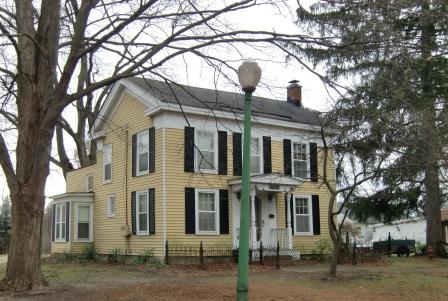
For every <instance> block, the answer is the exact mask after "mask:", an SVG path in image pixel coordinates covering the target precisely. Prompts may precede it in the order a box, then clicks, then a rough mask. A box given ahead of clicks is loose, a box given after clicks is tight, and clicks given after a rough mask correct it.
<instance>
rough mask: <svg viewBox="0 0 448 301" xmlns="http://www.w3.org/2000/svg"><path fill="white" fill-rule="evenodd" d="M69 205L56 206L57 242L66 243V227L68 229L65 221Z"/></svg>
mask: <svg viewBox="0 0 448 301" xmlns="http://www.w3.org/2000/svg"><path fill="white" fill-rule="evenodd" d="M66 206H67V204H66V203H63V204H57V205H56V206H55V210H56V212H55V227H54V228H55V232H56V233H55V236H54V237H55V240H56V241H65V239H66V236H65V233H66V229H65V227H67V222H66V220H65V218H66V210H67V208H66Z"/></svg>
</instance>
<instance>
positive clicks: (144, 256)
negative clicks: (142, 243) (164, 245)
mask: <svg viewBox="0 0 448 301" xmlns="http://www.w3.org/2000/svg"><path fill="white" fill-rule="evenodd" d="M153 260H154V250H153V249H145V250H144V251H143V253H140V254H138V255H137V256H135V258H134V260H133V263H134V264H143V263H150V262H152V261H153Z"/></svg>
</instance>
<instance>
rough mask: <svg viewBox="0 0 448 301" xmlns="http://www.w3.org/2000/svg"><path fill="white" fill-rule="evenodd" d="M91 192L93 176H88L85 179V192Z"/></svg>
mask: <svg viewBox="0 0 448 301" xmlns="http://www.w3.org/2000/svg"><path fill="white" fill-rule="evenodd" d="M92 191H93V176H92V175H88V176H87V177H86V192H92Z"/></svg>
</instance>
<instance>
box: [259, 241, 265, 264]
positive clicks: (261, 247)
mask: <svg viewBox="0 0 448 301" xmlns="http://www.w3.org/2000/svg"><path fill="white" fill-rule="evenodd" d="M260 264H261V265H263V264H264V262H263V242H262V241H260Z"/></svg>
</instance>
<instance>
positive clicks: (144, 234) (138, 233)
mask: <svg viewBox="0 0 448 301" xmlns="http://www.w3.org/2000/svg"><path fill="white" fill-rule="evenodd" d="M136 236H149V232H148V231H147V232H137V234H136Z"/></svg>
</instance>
